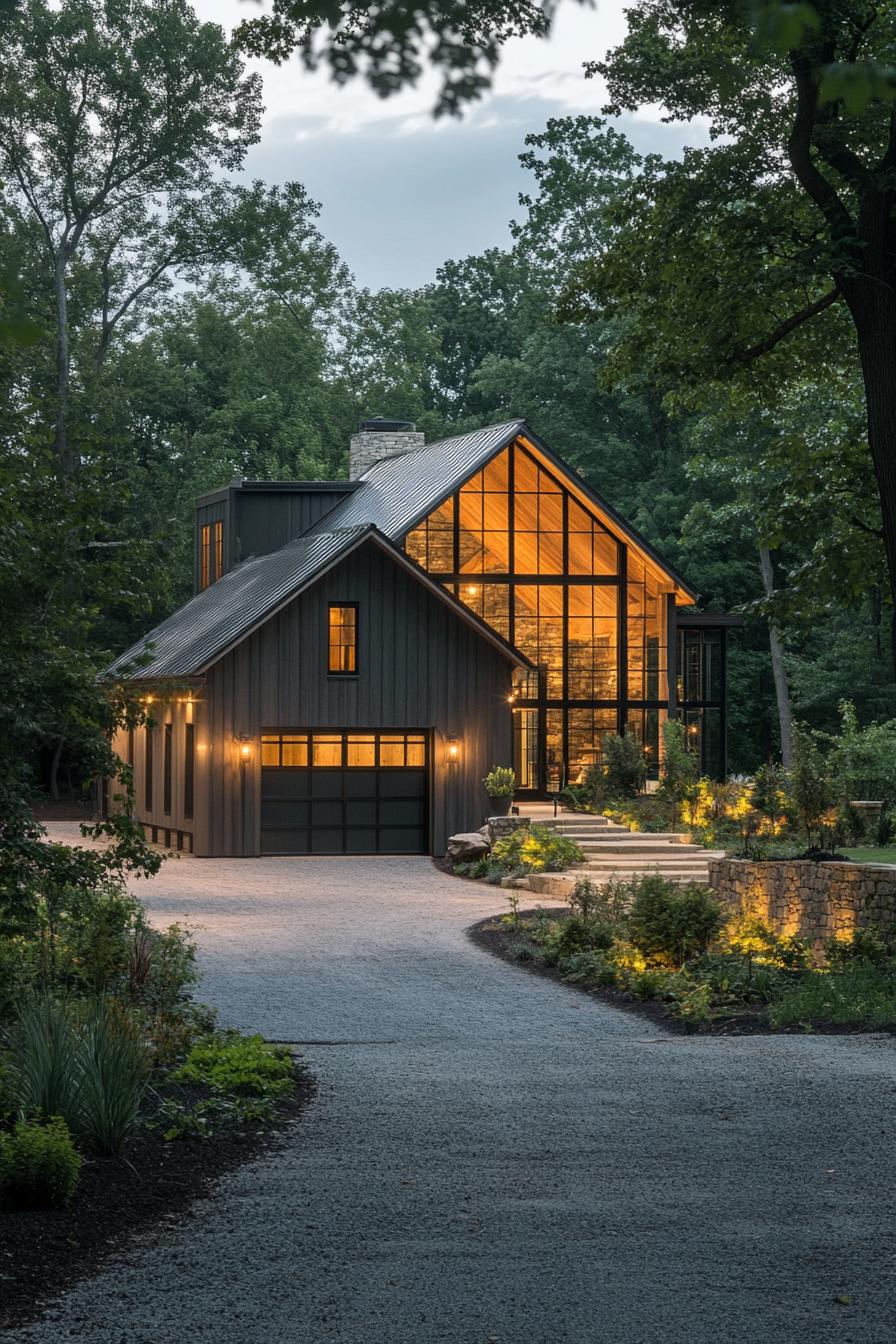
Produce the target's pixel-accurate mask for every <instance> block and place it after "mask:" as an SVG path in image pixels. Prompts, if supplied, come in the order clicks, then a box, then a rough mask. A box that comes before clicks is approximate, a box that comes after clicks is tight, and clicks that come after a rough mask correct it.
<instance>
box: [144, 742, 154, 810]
mask: <svg viewBox="0 0 896 1344" xmlns="http://www.w3.org/2000/svg"><path fill="white" fill-rule="evenodd" d="M143 736H144V741H145V750H144V753H143V804H144V806H145V808H146V810H147V812H151V811H152V776H153V742H154V740H155V739H154V734H153V730H152V728H151V727H150V725H149V724H147V725H146V727H145V728H144V730H143Z"/></svg>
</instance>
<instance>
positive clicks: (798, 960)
mask: <svg viewBox="0 0 896 1344" xmlns="http://www.w3.org/2000/svg"><path fill="white" fill-rule="evenodd" d="M726 940H727V943H728V946H729V947H730V948H731V949H732V951H734V952H737V953H739V954H740V955H741V956H742V957H743V958H744V962H745V965H746V971H747V978H748V979H749V977H750V975H751V972H752V964H753V961H754V959H755V960H756V961H757V962H759V963H760V964H765V965H771V966H778V967H780V968H782V969H786V970H801V969H803V968H805V967H807V966H810V965H811V964H812V956H811V952H810V950H809V948H808V946H807V945H806V943H804V942H803V940H802V938H799V937H797V936H796V934H788V935H787V936H786V937H783V938H782V937H780V936H779V935H778V934H776V933H775V932H774V930H773V929H771V928H770V927H769V925H768V924H766V923H765V922H764V920H761V919H759V918H758V917H757V916H753V915H749V916H742V917H740V918H738V919H736V920H735V921H734V922H733V923H731V924H729V926H728V929H727V931H726Z"/></svg>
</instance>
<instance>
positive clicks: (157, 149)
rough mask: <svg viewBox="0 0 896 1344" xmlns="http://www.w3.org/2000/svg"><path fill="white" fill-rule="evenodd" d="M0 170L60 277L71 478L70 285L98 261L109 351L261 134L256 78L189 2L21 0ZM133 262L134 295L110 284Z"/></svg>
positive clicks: (2, 95)
mask: <svg viewBox="0 0 896 1344" xmlns="http://www.w3.org/2000/svg"><path fill="white" fill-rule="evenodd" d="M0 50H2V57H3V63H4V79H3V83H2V87H0V169H2V171H3V173H4V176H5V177H6V178H7V180H8V182H10V183H12V184H14V188H15V190H16V192H17V194H18V196H19V199H20V201H21V203H22V208H23V209H24V210H27V211H28V212H30V214H31V215H32V216H33V218H34V219H35V220H36V221H37V224H38V226H39V230H40V234H41V238H42V243H43V248H44V250H45V254H46V257H47V260H48V263H49V265H50V267H51V268H52V286H53V297H54V308H55V312H54V325H55V331H56V416H55V445H56V453H57V457H58V462H59V468H60V471H61V473H62V476H63V478H64V479H65V480H67V481H71V480H72V478H73V477H74V476H75V475H76V472H77V468H78V465H79V462H78V455H77V452H76V451H75V449H74V446H73V445H72V443H71V441H70V435H69V424H68V420H69V396H70V371H71V343H70V313H69V284H70V276H71V273H72V269H73V267H75V266H76V265H77V264H79V263H80V262H81V261H82V259H85V254H87V256H86V262H87V264H90V262H91V261H92V262H93V263H94V264H96V265H97V269H98V276H99V280H100V285H101V288H102V300H101V307H102V314H103V321H102V327H101V337H100V349H101V350H104V349H105V347H106V346H107V345H108V339H109V334H110V331H111V328H113V327H114V326H115V324H116V323H117V322H118V321H119V320H120V319H121V317H123V316H124V314H125V313H126V312H127V311H129V310H130V309H131V308H132V306H133V304H134V303H135V302H136V301H137V300H138V299H139V298H140V296H141V295H143V294H145V293H146V291H147V290H148V289H149V288H150V287H151V286H152V285H153V284H155V283H156V282H157V281H158V280H159V279H160V278H161V277H162V276H163V275H164V274H165V273H166V272H167V270H168V269H169V268H170V267H171V266H172V265H174V264H176V263H177V261H179V260H182V259H183V251H182V249H183V248H184V247H185V246H186V250H187V253H188V254H189V255H190V256H191V257H192V252H191V244H190V243H188V242H187V241H186V240H187V238H188V237H192V239H193V243H192V246H195V227H191V226H195V224H196V212H197V208H200V209H201V207H197V205H196V203H195V200H194V194H195V193H197V192H200V191H202V190H204V189H208V188H209V187H210V186H211V183H212V175H213V172H214V170H215V169H216V168H219V167H220V168H236V167H238V166H239V165H240V163H241V162H242V159H243V156H244V154H245V151H246V149H247V147H248V146H249V145H250V144H251V143H252V142H253V141H254V140H256V139H257V138H258V125H259V120H260V81H259V78H258V76H257V75H251V76H246V75H244V73H243V65H242V62H241V60H240V58H239V56H238V55H237V53H236V51H235V49H234V48H233V47H231V45H230V44H229V43H228V41H227V40H226V39H225V36H224V33H223V31H222V30H221V29H220V28H219V27H217V26H216V25H214V24H200V23H199V21H198V20H197V18H196V16H195V14H194V13H193V11H192V10H191V9H190V8H189V6H188V5H187V4H186V3H185V0H150V2H149V3H144V0H64V3H63V4H62V5H61V6H60V7H59V8H50V6H49V5H48V4H47V3H46V0H25V3H24V4H23V5H22V7H21V9H19V10H17V11H16V13H15V15H14V16H13V18H12V19H11V20H10V21H9V22H8V23H7V24H6V26H5V28H4V31H3V34H2V49H0ZM122 257H127V258H128V261H129V265H128V267H127V269H128V272H129V278H130V280H131V283H130V288H129V289H128V290H127V291H126V292H124V293H122V294H119V295H116V297H115V299H114V301H113V300H112V297H111V287H110V285H111V277H112V275H113V272H120V271H121V258H122Z"/></svg>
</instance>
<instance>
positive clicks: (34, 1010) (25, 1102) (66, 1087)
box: [8, 997, 81, 1122]
mask: <svg viewBox="0 0 896 1344" xmlns="http://www.w3.org/2000/svg"><path fill="white" fill-rule="evenodd" d="M8 1045H9V1087H10V1092H11V1095H12V1096H13V1098H14V1102H15V1106H16V1109H17V1110H19V1111H21V1112H22V1114H23V1115H27V1116H32V1117H35V1116H36V1117H38V1118H40V1119H44V1120H46V1119H49V1117H50V1116H52V1115H58V1116H62V1117H63V1118H64V1119H65V1120H67V1121H69V1122H71V1121H72V1120H73V1119H74V1118H76V1117H77V1113H78V1104H79V1094H80V1090H81V1076H80V1068H79V1060H78V1039H77V1035H76V1033H75V1029H74V1024H73V1022H72V1018H71V1014H70V1012H69V1010H68V1009H67V1007H66V1006H65V1004H63V1003H60V1002H59V1001H58V1000H56V999H52V998H37V997H36V998H31V999H26V1000H25V1002H24V1003H23V1004H22V1006H21V1009H20V1011H19V1016H18V1021H17V1022H16V1024H15V1025H14V1027H13V1028H12V1030H11V1031H10V1033H9V1037H8Z"/></svg>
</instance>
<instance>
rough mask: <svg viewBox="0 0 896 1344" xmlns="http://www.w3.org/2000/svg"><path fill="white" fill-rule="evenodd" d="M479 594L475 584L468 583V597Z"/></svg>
mask: <svg viewBox="0 0 896 1344" xmlns="http://www.w3.org/2000/svg"><path fill="white" fill-rule="evenodd" d="M478 592H479V589H478V588H477V587H476V585H475V583H468V584H467V596H468V597H475V596H476V594H477V593H478Z"/></svg>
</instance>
